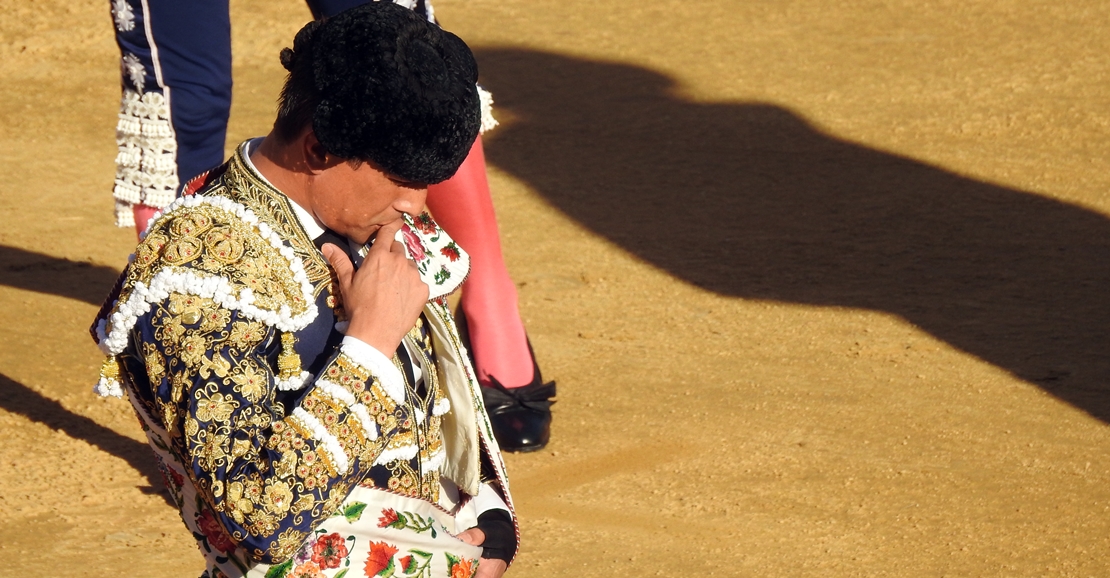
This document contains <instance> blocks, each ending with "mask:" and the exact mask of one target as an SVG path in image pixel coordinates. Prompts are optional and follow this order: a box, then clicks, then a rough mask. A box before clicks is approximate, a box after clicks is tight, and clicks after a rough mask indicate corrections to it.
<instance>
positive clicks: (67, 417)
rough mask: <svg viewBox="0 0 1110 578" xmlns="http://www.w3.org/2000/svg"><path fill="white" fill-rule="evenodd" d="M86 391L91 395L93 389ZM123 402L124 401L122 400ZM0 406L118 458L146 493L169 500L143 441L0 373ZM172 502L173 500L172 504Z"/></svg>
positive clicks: (152, 457)
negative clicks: (139, 477) (143, 481)
mask: <svg viewBox="0 0 1110 578" xmlns="http://www.w3.org/2000/svg"><path fill="white" fill-rule="evenodd" d="M89 395H94V394H93V393H92V392H90V393H89ZM123 403H126V402H123ZM0 408H3V409H4V410H5V411H8V412H11V413H17V414H19V415H22V416H24V417H26V418H27V419H29V420H31V421H34V422H38V423H41V424H43V425H45V426H46V427H49V428H51V429H54V430H57V431H60V432H64V433H65V434H66V435H68V436H69V437H71V438H73V439H78V440H84V441H86V442H88V443H89V444H92V445H94V446H96V447H98V448H100V450H101V451H104V452H105V453H108V454H111V455H113V456H116V457H117V458H120V459H121V460H123V461H125V462H127V463H128V465H130V466H131V467H132V468H135V470H136V471H138V472H139V473H140V474H142V475H143V477H145V478H146V480H147V484H146V486H145V487H140V488H139V490H140V491H142V492H143V493H145V494H159V495H161V496H162V497H163V498H165V499H166V500H167V502H169V496H168V495H167V494H166V493H165V491H164V490H163V488H164V487H165V485H164V484H163V482H162V478H161V474H159V473H158V468H157V466H155V462H154V456H153V454H152V453H151V450H150V447H148V446H147V445H146V444H145V443H142V442H138V441H135V440H133V439H131V438H129V437H127V436H125V435H121V434H119V433H116V432H115V431H113V430H112V429H110V428H107V427H104V426H102V425H100V424H98V423H96V422H95V421H93V420H91V419H89V418H87V417H85V416H83V415H80V414H76V413H73V412H72V411H70V410H68V409H66V408H65V406H63V405H62V404H61V403H58V402H57V401H55V400H53V399H50V398H48V397H46V396H44V395H42V394H41V393H39V392H37V391H35V390H33V389H31V388H29V387H27V386H26V385H23V384H22V383H19V382H17V381H15V380H14V379H11V378H10V377H8V376H6V375H4V374H2V373H0ZM171 505H172V504H171Z"/></svg>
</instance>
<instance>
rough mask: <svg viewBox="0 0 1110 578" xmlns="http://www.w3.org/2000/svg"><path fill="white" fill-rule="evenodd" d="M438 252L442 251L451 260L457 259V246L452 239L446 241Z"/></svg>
mask: <svg viewBox="0 0 1110 578" xmlns="http://www.w3.org/2000/svg"><path fill="white" fill-rule="evenodd" d="M439 252H440V253H443V256H444V257H447V258H448V259H450V260H452V261H458V260H459V246H458V245H456V244H455V242H454V241H451V242H450V243H447V246H446V247H444V248H442V249H440V250H439Z"/></svg>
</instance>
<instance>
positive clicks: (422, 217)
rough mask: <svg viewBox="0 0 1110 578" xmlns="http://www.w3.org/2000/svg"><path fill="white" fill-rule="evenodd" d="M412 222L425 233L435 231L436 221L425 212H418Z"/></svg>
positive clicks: (429, 233)
mask: <svg viewBox="0 0 1110 578" xmlns="http://www.w3.org/2000/svg"><path fill="white" fill-rule="evenodd" d="M412 224H413V225H416V228H417V229H419V230H420V232H421V233H424V234H425V235H431V234H432V233H435V232H436V222H435V221H433V220H432V216H431V215H429V214H428V213H427V212H424V213H420V214H419V215H417V216H416V218H415V219H413V220H412Z"/></svg>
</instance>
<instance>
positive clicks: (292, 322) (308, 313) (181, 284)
mask: <svg viewBox="0 0 1110 578" xmlns="http://www.w3.org/2000/svg"><path fill="white" fill-rule="evenodd" d="M202 204H205V205H212V206H214V207H217V208H219V209H222V210H224V211H227V212H228V213H231V214H233V215H234V216H235V217H237V218H239V219H240V220H242V221H244V222H246V223H248V224H250V225H254V226H255V227H257V229H258V233H259V234H260V235H262V238H264V239H266V240H267V241H268V242H269V243H270V245H271V246H272V247H274V248H275V249H277V251H278V252H279V253H281V255H282V257H285V259H286V260H287V261H288V262H289V269H290V270H291V271H292V272H293V280H294V281H296V282H298V283H300V285H301V296H302V298H303V299H304V300H305V303H306V304H307V308H306V309H305V311H304V312H303V313H300V314H298V315H294V314H293V311H292V309H290V307H289V306H288V305H282V306H281V309H280V310H278V311H271V310H268V309H261V308H259V307H256V306H255V305H254V292H253V291H251V290H250V288H247V287H244V288H239V289H238V293H239V294H238V296H236V295H235V291H236V288H234V287H232V285H231V282H230V281H228V280H227V279H225V278H223V277H215V276H207V275H200V274H197V273H196V272H194V271H193V270H190V269H183V268H179V267H167V268H165V269H162V270H161V271H159V272H158V273H157V274H155V275H154V277H153V278H152V279H151V280H150V285H146V284H144V283H142V282H136V283H135V285H134V286H133V287H132V288H131V293H130V295H128V298H127V301H126V302H123V303H120V302H117V303H116V304H115V306H114V311H113V312H112V314H111V315H110V316H109V317H108V321H107V323H105V322H104V321H103V320H101V322H100V323H99V324H98V325H97V328H96V333H97V341H98V345H99V346H100V349H101V351H103V352H104V353H105V354H106V355H118V354H120V353H122V352H123V350H124V349H125V348H126V347H127V339H128V337H127V336H128V334H129V333H130V332H131V329H132V328H133V327H134V326H135V323H136V322H138V320H139V317H140V316H142V315H143V314H145V313H146V312H147V311H150V306H151V304H152V303H157V302H159V301H162V300H164V299H167V298H168V297H169V296H170V293H184V294H188V295H196V296H198V297H204V298H208V299H212V300H213V301H215V302H216V304H217V305H219V306H221V307H224V308H225V309H228V310H231V311H239V312H240V313H241V314H242V315H243V316H244V317H247V318H249V319H253V320H256V321H261V322H263V323H265V324H267V325H269V326H271V327H276V328H278V329H280V330H281V331H289V332H293V331H299V330H301V329H304V328H305V327H307V326H308V324H309V323H312V320H313V319H315V318H316V313H317V311H316V306H315V299H314V298H313V296H312V283H310V282H309V280H308V275H307V274H305V270H304V265H303V264H301V261H300V259H298V258H297V255H296V253H294V252H293V248H292V247H288V246H286V245H285V244H284V243H282V241H281V237H278V235H277V234H276V233H274V232H273V230H272V229H271V228H270V226H269V225H267V224H266V223H265V222H263V221H260V220H259V219H258V217H257V216H255V214H254V212H253V211H251V210H250V209H248V208H246V207H244V206H243V205H240V204H239V203H236V202H235V201H232V200H230V199H226V198H223V197H196V196H189V197H182V198H180V199H178V200H176V201H174V202H173V203H172V204H171V205H170V206H169V207H167V208H166V211H165V213H164V214H167V215H168V214H170V213H172V212H173V211H174V210H176V209H178V208H180V207H195V206H198V205H202ZM159 218H161V215H158V216H155V219H156V220H157V219H159ZM302 376H303V374H302Z"/></svg>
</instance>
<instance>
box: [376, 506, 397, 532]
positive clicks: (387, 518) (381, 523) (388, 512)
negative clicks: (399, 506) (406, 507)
mask: <svg viewBox="0 0 1110 578" xmlns="http://www.w3.org/2000/svg"><path fill="white" fill-rule="evenodd" d="M395 523H397V512H395V511H394V510H393V508H386V509H384V510H382V517H380V518H378V527H379V528H388V527H390V526H392V525H393V524H395Z"/></svg>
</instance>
